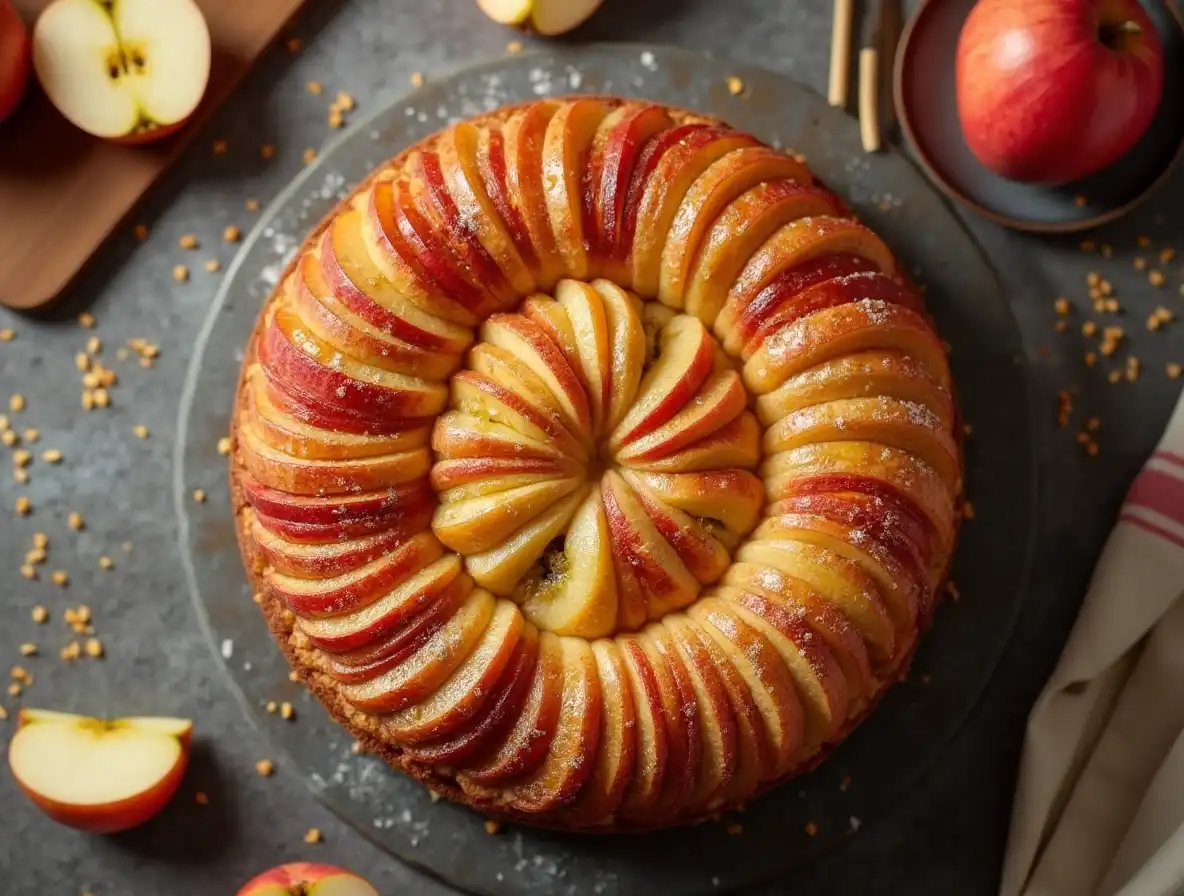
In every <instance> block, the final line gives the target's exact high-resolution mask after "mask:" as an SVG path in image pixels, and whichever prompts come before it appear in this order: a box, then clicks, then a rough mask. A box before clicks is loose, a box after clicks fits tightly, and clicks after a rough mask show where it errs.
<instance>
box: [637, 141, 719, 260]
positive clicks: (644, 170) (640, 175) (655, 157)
mask: <svg viewBox="0 0 1184 896" xmlns="http://www.w3.org/2000/svg"><path fill="white" fill-rule="evenodd" d="M709 127H710V126H709V125H708V124H706V123H705V122H702V121H694V122H683V123H682V124H678V125H673V126H672V127H669V128H660V129H658V130H656V131H655V132H654V133H653V134H652V135H650V137H649V138H648V139H647V140H646V141H645V143H644V144H643V145H642V147H641V149H640V151H639V152H638V153H637V160H636V161H635V162H634V164H633V170H632V171H631V172H630V174H629V184H628V189H627V191H626V193H625V199H624V206H623V207H622V209H621V217H620V221H619V222H618V224H617V227H616V251H615V256H616V257H617V258H618V259H620V260H621V261H623V262H626V264H625V271H626V272H627V273H628V274H630V275H632V272H633V265H632V264H631V263H629V261H630V259H631V258H632V255H633V240H634V239H635V237H636V236H637V225H638V224H639V223H640V220H639V218H638V214H637V212H638V208H639V206H640V204H641V200H642V198H643V197H644V196H645V194H646V187H647V185H648V184H649V182H650V179H651V178H652V177H653V175H654V171H655V170H656V169H657V167H658V163H659V162H661V161H662V156H663V155H665V154H666V153H667V152H669V151H670V150H671V149H672V148H673V147H675V146H677V145H678V144H679V143H681V142H682V141H683V140H685V139H687V138H688V137H690V136H691V135H692V134H695V133H698V132H699V131H707V130H708V129H709Z"/></svg>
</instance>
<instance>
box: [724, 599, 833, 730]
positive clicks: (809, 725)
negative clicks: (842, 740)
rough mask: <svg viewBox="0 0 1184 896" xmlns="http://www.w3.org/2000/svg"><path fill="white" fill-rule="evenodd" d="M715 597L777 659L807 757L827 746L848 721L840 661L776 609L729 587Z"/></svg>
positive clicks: (810, 631) (806, 628)
mask: <svg viewBox="0 0 1184 896" xmlns="http://www.w3.org/2000/svg"><path fill="white" fill-rule="evenodd" d="M715 594H716V596H717V597H719V598H720V599H721V600H726V601H729V602H731V603H732V604H733V605H734V606H733V612H735V613H736V614H737V615H738V617H739V618H740V619H741V620H743V621H744V622H745V623H747V624H748V625H750V626H752V628H753V629H755V630H756V631H759V632H760V633H761V634H763V635H764V636H765V638H766V639H767V640H768V642H769V643H770V644H772V645H773V648H774V649H775V650H776V651H777V653H778V654H779V655H780V656H781V660H782V662H784V664H785V668H786V669H788V670H789V674H790V675H791V676H792V677H793V680H794V684H795V685H796V686H797V691H798V695H799V697H800V698H801V702H802V708H803V710H804V712H805V734H804V738H805V740H804V744H803V745H804V747H805V748H806V749H807V750H808V751H812V750H813V749H815V748H817V747H818V746H820V745H821V744H824V743H827V742H829V741H830V740H831V739H832V738H834V737H835V735H837V734H838V732H839V729H840V728H841V727H842V725H843V723H844V722H845V721H846V720H847V702H848V701H847V679H846V677H845V676H844V675H843V667H842V666H840V665H839V661H838V660H836V659H835V657H834V655H833V654H832V653H831V652H830V650H828V649H827V647H826V645H825V643H820V641H821V639H819V638H817V637H816V636H815V634H814V630H813V629H812V628H811V627H810V626H809V625H808V624H807V623H806V622H805V621H804V620H803V619H802V618H800V617H797V616H794V614H792V613H790V612H787V611H786V610H785V609H784V608H782V607H781V606H780V605H778V604H776V603H774V602H772V601H768V600H765V599H764V598H763V597H760V596H759V595H754V594H749V593H748V592H745V591H742V590H740V589H738V588H731V587H728V586H721V587H720V588H719V589H718V590H717V591H716V592H715Z"/></svg>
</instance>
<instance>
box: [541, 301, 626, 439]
mask: <svg viewBox="0 0 1184 896" xmlns="http://www.w3.org/2000/svg"><path fill="white" fill-rule="evenodd" d="M555 298H556V300H557V301H558V302H559V304H560V306H561V307H562V308H563V310H564V311H566V312H567V319H568V321H569V322H570V323H571V333H572V341H573V342H574V344H575V349H576V354H577V357H578V360H579V364H578V366H577V365H573V367H574V369H575V370H578V371H579V372H580V373H581V374H582V380H583V384H584V388H585V390H586V392H587V404H588V407H589V412H590V414H591V420H590V421H589V424H590V426H591V430H590V432H591V435H592V436H593V437H594V438H599V436H600V434H601V433H603V432H604V423H605V418H606V416H607V415H608V413H609V409H610V407H611V404H612V390H613V378H612V367H613V364H612V343H611V342H610V332H609V324H608V316H607V315H606V314H605V308H604V299H603V298H602V297H601V295H600V293H599V292H597V291H596V290H595V289H594V288H593V287H591V286H589V285H588V284H586V283H578V282H576V281H575V280H561V281H560V282H559V285H558V287H557V288H556V290H555Z"/></svg>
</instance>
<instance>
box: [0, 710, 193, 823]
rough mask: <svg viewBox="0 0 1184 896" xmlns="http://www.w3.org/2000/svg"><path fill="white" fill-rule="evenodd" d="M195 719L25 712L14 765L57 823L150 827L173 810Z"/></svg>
mask: <svg viewBox="0 0 1184 896" xmlns="http://www.w3.org/2000/svg"><path fill="white" fill-rule="evenodd" d="M192 731H193V723H192V722H190V721H189V720H188V719H170V718H149V717H133V718H126V719H114V720H110V721H108V720H103V719H94V718H90V717H87V716H79V715H73V714H71V713H64V712H54V711H52V710H47V709H29V708H26V709H22V710H21V713H20V728H18V729H17V732H16V734H15V735H13V738H12V742H11V743H10V744H9V748H8V764H9V767H10V768H11V769H12V775H13V777H14V778H16V782H17V784H18V785H19V786H20V788H21V790H23V791H24V792H25V795H26V796H28V797H29V799H31V800H32V801H33V803H35V804H36V805H37V807H38V808H39V809H41V811H42V812H44V813H45V814H46V815H48V816H49V817H50V818H52V819H53V820H54V821H57V822H60V823H61V824H64V825H67V826H68V827H72V828H78V829H79V830H83V831H90V832H91V833H96V834H113V833H117V832H119V831H126V830H128V829H129V828H133V827H135V826H136V825H139V824H142V823H143V822H145V821H147V820H148V819H149V818H151V817H152V816H154V815H156V813H158V812H159V811H160V810H161V809H163V808H164V807H165V805H166V804H167V803H168V801H169V800H170V799H172V797H173V794H174V793H176V792H177V788H178V787H179V786H180V784H181V779H182V778H184V777H185V769H186V767H187V766H188V764H189V739H190V734H191V732H192Z"/></svg>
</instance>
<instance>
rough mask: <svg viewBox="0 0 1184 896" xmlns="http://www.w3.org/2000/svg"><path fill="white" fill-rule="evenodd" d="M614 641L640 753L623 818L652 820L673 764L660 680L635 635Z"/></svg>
mask: <svg viewBox="0 0 1184 896" xmlns="http://www.w3.org/2000/svg"><path fill="white" fill-rule="evenodd" d="M614 641H615V642H616V645H617V647H618V648H619V649H620V652H621V659H622V660H623V661H624V667H625V677H626V679H627V681H628V687H629V693H630V697H631V701H632V703H633V707H634V712H635V714H636V726H635V728H634V737H635V738H636V739H637V752H636V759H635V763H634V769H633V777H632V780H631V781H630V783H629V787H628V789H627V790H626V791H625V799H624V801H623V803H622V804H621V814H622V816H624V817H625V818H628V819H631V820H640V821H644V820H647V819H649V818H650V817H652V815H653V812H654V806H655V804H656V803H657V800H658V795H659V794H660V793H661V790H662V782H663V780H664V779H665V777H666V775H667V774H669V773H672V772H668V770H667V769H668V767H669V763H670V745H669V737H670V733H669V731H668V730H667V727H666V715H665V712H664V710H663V707H662V693H661V691H660V690H659V685H658V679H657V676H656V675H655V674H654V670H653V668H652V667H651V666H650V661H649V657H648V656H647V655H646V652H645V650H644V648H643V647H642V646H641V643H640V642H639V641H638V638H637V635H636V634H631V635H618V636H617V637H616V638H615V639H614Z"/></svg>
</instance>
